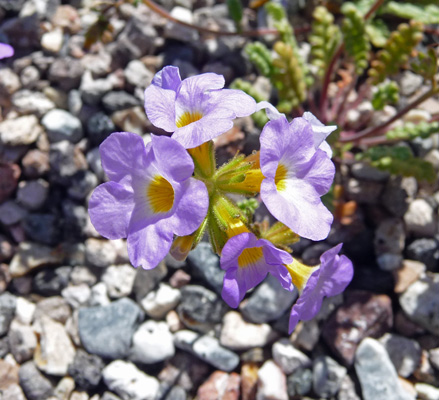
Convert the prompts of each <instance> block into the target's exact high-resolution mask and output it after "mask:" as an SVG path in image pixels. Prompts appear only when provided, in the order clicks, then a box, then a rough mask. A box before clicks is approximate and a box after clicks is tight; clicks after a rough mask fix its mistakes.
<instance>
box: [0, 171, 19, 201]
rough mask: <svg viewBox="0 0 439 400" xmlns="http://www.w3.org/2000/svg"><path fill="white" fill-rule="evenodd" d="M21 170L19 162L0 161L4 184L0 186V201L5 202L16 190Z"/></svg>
mask: <svg viewBox="0 0 439 400" xmlns="http://www.w3.org/2000/svg"><path fill="white" fill-rule="evenodd" d="M20 174H21V170H20V167H19V166H18V165H17V164H2V163H0V176H1V177H2V184H1V186H0V203H3V202H4V201H5V200H7V199H8V198H9V196H10V195H11V194H12V193H13V192H14V191H15V189H16V188H17V184H18V178H19V177H20Z"/></svg>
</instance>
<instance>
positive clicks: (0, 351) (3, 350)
mask: <svg viewBox="0 0 439 400" xmlns="http://www.w3.org/2000/svg"><path fill="white" fill-rule="evenodd" d="M9 352H10V348H9V338H8V337H7V336H5V337H3V338H0V358H4V357H5V356H6V354H8V353H9Z"/></svg>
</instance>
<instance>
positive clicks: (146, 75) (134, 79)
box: [124, 60, 154, 89]
mask: <svg viewBox="0 0 439 400" xmlns="http://www.w3.org/2000/svg"><path fill="white" fill-rule="evenodd" d="M124 75H125V79H126V80H127V82H128V83H129V84H130V85H133V86H139V87H141V88H142V89H145V88H146V87H147V86H149V85H150V84H151V81H152V78H153V77H154V74H153V73H152V72H151V71H150V70H149V69H148V68H146V67H145V64H143V62H141V61H139V60H132V61H130V62H129V63H128V65H127V66H126V68H125V70H124Z"/></svg>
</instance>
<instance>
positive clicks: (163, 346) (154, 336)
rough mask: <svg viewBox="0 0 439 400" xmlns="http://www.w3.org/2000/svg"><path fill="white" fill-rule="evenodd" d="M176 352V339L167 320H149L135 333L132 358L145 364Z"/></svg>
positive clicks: (161, 359)
mask: <svg viewBox="0 0 439 400" xmlns="http://www.w3.org/2000/svg"><path fill="white" fill-rule="evenodd" d="M174 354H175V347H174V340H173V336H172V334H171V332H169V329H168V326H167V325H166V323H165V322H156V321H152V320H149V321H147V322H145V323H143V324H142V325H140V327H139V328H138V329H137V331H136V332H134V335H133V346H132V348H131V356H130V359H131V360H132V361H135V362H140V363H143V364H154V363H158V362H161V361H164V360H166V359H168V358H171V357H172V356H173V355H174Z"/></svg>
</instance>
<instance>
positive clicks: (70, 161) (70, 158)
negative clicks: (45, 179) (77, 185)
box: [49, 140, 88, 186]
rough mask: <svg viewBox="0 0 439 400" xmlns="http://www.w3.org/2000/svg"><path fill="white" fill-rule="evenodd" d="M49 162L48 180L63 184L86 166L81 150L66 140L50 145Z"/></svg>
mask: <svg viewBox="0 0 439 400" xmlns="http://www.w3.org/2000/svg"><path fill="white" fill-rule="evenodd" d="M49 163H50V180H51V181H52V182H55V183H59V184H61V185H65V186H69V185H70V181H71V179H72V177H73V176H74V175H75V174H76V173H78V172H79V171H82V170H86V169H87V167H88V165H87V161H86V160H85V157H84V154H83V153H82V152H81V150H80V149H79V148H78V147H76V146H75V145H74V144H73V143H70V142H69V141H67V140H63V141H61V142H57V143H53V144H52V145H51V146H50V153H49Z"/></svg>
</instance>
